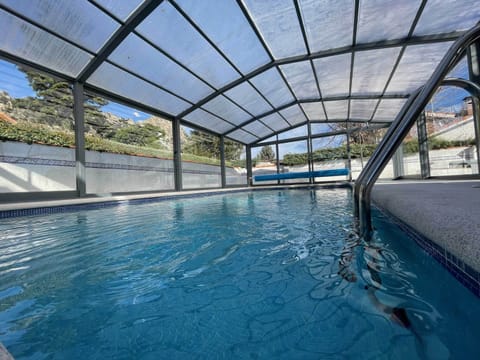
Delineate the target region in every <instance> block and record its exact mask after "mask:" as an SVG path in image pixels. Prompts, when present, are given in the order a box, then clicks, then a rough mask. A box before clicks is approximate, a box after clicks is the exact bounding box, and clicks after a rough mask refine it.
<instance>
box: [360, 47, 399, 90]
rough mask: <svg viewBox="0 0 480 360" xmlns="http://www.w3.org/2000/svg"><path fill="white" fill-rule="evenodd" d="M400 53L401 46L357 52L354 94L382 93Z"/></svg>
mask: <svg viewBox="0 0 480 360" xmlns="http://www.w3.org/2000/svg"><path fill="white" fill-rule="evenodd" d="M399 54H400V48H387V49H379V50H370V51H358V52H356V53H355V63H354V65H353V79H352V94H364V95H374V94H382V93H383V90H384V89H385V85H386V84H387V81H388V78H389V77H390V74H391V73H392V70H393V67H394V66H395V62H396V61H397V58H398V55H399Z"/></svg>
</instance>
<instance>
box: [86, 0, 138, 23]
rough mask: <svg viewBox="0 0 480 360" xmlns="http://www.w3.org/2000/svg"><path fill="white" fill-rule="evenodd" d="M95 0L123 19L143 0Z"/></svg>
mask: <svg viewBox="0 0 480 360" xmlns="http://www.w3.org/2000/svg"><path fill="white" fill-rule="evenodd" d="M95 2H96V3H97V4H99V5H101V6H103V7H104V8H105V9H107V10H108V11H110V12H112V13H113V14H114V15H115V16H118V17H119V18H120V19H121V20H124V21H125V20H127V18H128V17H129V16H130V14H131V13H132V12H133V11H134V10H135V9H136V8H137V7H138V6H139V5H140V4H141V3H142V2H143V0H121V1H118V0H95Z"/></svg>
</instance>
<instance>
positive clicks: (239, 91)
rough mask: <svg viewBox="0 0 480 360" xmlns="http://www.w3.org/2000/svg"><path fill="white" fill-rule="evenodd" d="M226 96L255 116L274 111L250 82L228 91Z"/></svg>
mask: <svg viewBox="0 0 480 360" xmlns="http://www.w3.org/2000/svg"><path fill="white" fill-rule="evenodd" d="M225 95H226V96H227V97H229V98H230V99H231V100H233V101H235V102H236V103H237V104H238V105H240V106H241V107H242V108H244V109H245V110H247V111H248V112H250V113H251V114H252V115H254V116H257V115H260V114H263V113H265V112H267V111H270V110H272V107H271V106H270V105H268V103H267V102H266V101H265V100H264V99H263V98H262V97H261V96H260V94H259V93H258V92H257V90H255V89H254V88H253V87H252V85H250V84H249V83H248V82H243V83H241V84H240V85H237V86H235V87H234V88H233V89H231V90H228V91H227V92H226V93H225Z"/></svg>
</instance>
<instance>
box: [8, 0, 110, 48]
mask: <svg viewBox="0 0 480 360" xmlns="http://www.w3.org/2000/svg"><path fill="white" fill-rule="evenodd" d="M2 3H3V4H4V5H5V6H7V7H9V8H10V9H13V10H14V11H16V12H18V13H20V14H22V15H23V16H25V17H27V18H29V19H30V20H33V21H34V22H37V23H38V24H40V25H43V26H45V27H46V28H47V29H49V30H51V31H53V32H55V33H57V34H61V35H62V36H64V37H65V38H67V39H69V40H71V41H73V42H74V43H77V44H79V45H81V46H83V47H85V48H87V49H89V50H90V51H93V52H98V50H100V48H101V47H102V45H103V44H105V42H106V41H107V40H108V38H109V37H110V36H111V35H112V34H113V33H114V32H115V30H117V29H118V27H119V24H118V23H117V22H116V21H115V20H113V19H112V18H111V17H110V16H108V15H106V14H105V13H103V12H102V11H101V10H99V9H98V8H96V7H95V6H93V5H92V4H90V3H88V2H87V1H68V2H64V1H58V0H43V1H18V0H2Z"/></svg>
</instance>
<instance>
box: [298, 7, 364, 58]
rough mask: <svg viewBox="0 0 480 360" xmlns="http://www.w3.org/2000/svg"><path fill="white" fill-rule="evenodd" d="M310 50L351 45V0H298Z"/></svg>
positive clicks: (352, 15)
mask: <svg viewBox="0 0 480 360" xmlns="http://www.w3.org/2000/svg"><path fill="white" fill-rule="evenodd" d="M299 3H300V9H301V12H302V19H303V22H304V24H305V31H306V33H307V39H308V44H309V46H310V51H311V52H317V51H321V50H327V49H334V48H339V47H342V46H348V45H352V40H353V17H354V8H355V6H354V2H353V1H352V0H323V1H318V0H300V2H299Z"/></svg>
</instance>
